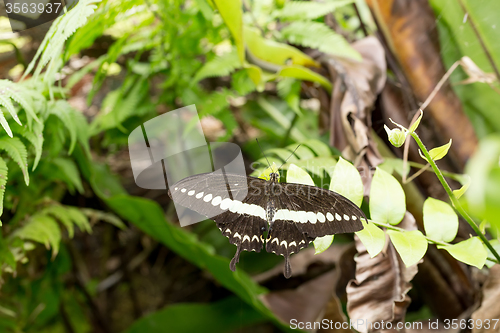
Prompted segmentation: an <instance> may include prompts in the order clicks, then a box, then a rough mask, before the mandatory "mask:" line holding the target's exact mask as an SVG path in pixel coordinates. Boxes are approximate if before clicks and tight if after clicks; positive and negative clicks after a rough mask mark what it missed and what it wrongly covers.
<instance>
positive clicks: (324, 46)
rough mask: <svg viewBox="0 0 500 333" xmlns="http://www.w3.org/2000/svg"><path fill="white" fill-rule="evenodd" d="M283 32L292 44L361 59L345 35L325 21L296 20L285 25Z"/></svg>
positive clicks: (284, 36)
mask: <svg viewBox="0 0 500 333" xmlns="http://www.w3.org/2000/svg"><path fill="white" fill-rule="evenodd" d="M281 34H282V36H283V38H285V39H286V40H287V41H288V42H290V43H292V44H298V45H302V46H306V47H311V48H314V49H318V50H320V51H322V52H325V53H329V54H333V55H337V56H340V57H346V58H352V59H355V60H361V55H360V54H359V53H358V51H356V50H355V49H354V48H353V47H352V46H351V45H350V44H349V43H348V42H347V41H346V40H345V38H344V37H343V36H341V35H339V34H337V33H335V32H334V31H333V30H332V29H330V28H329V27H328V26H327V25H326V24H324V23H320V22H311V21H296V22H293V23H291V24H290V25H288V26H286V27H284V28H283V29H282V30H281Z"/></svg>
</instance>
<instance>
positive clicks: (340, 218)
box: [335, 213, 342, 221]
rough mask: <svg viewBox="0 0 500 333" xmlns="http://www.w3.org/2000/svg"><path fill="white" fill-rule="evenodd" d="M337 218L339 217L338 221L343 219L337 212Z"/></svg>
mask: <svg viewBox="0 0 500 333" xmlns="http://www.w3.org/2000/svg"><path fill="white" fill-rule="evenodd" d="M335 218H336V219H337V221H340V220H342V216H340V215H339V214H338V213H335Z"/></svg>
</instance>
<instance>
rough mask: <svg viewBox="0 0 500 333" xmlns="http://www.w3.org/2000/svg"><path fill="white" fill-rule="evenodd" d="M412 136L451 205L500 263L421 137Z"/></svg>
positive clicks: (499, 259) (499, 257) (495, 252)
mask: <svg viewBox="0 0 500 333" xmlns="http://www.w3.org/2000/svg"><path fill="white" fill-rule="evenodd" d="M410 135H411V136H412V137H413V139H415V142H416V143H417V145H418V146H419V147H420V149H421V150H422V152H423V153H424V155H425V157H426V158H427V160H428V162H429V163H430V165H431V167H432V169H433V170H434V173H435V174H436V176H437V177H438V179H439V182H440V183H441V185H442V186H443V188H444V190H445V191H446V193H447V194H448V196H449V197H450V200H451V203H452V204H453V207H455V209H456V210H457V211H458V213H459V214H460V215H461V216H462V217H463V218H464V219H465V220H466V221H467V223H469V225H470V226H471V228H472V229H473V230H474V232H475V233H476V234H477V235H478V236H479V238H481V240H482V241H483V243H484V245H486V247H487V248H488V249H489V250H490V251H491V253H492V254H493V256H495V258H496V259H497V260H498V261H499V262H500V255H498V253H497V251H496V250H495V249H494V248H493V246H492V245H491V244H490V242H489V240H488V239H487V238H486V236H485V235H484V234H483V233H482V232H481V230H479V228H478V226H477V225H476V223H475V222H474V221H473V220H472V218H471V217H470V216H469V214H467V212H466V211H465V210H464V208H463V207H462V205H461V204H460V202H459V201H458V199H457V197H456V196H455V194H453V191H452V189H451V187H450V185H449V184H448V183H447V182H446V179H445V178H444V176H443V173H442V172H441V170H440V169H439V168H438V166H437V165H436V162H434V160H433V159H432V157H431V155H430V154H429V152H428V151H427V148H425V146H424V144H423V143H422V141H421V140H420V137H419V136H418V135H417V133H415V132H410Z"/></svg>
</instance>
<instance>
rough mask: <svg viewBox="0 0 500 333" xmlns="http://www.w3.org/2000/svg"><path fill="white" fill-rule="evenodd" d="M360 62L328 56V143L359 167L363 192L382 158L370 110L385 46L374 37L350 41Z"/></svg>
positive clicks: (379, 87) (381, 76) (380, 80)
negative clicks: (330, 85) (331, 85)
mask: <svg viewBox="0 0 500 333" xmlns="http://www.w3.org/2000/svg"><path fill="white" fill-rule="evenodd" d="M352 46H353V48H355V49H356V50H357V51H358V52H359V53H360V54H361V56H362V58H363V60H362V61H361V62H358V61H352V60H347V59H333V58H330V59H328V60H327V64H328V67H329V70H330V73H331V75H332V77H335V86H334V89H333V93H332V103H331V106H330V131H331V144H332V145H333V146H335V147H337V148H338V149H340V150H342V155H343V156H344V157H346V158H347V159H350V160H352V161H354V164H355V165H356V166H357V167H358V168H361V170H362V172H361V176H362V179H363V183H364V185H365V195H368V193H369V189H370V186H369V185H370V180H371V174H370V172H369V170H370V169H371V168H372V167H375V166H377V165H378V164H379V163H380V162H381V157H380V154H379V152H378V150H377V148H376V145H375V143H374V141H373V140H372V138H371V134H370V130H371V110H372V109H373V105H374V103H375V100H376V98H377V95H378V94H379V93H380V92H381V91H382V89H383V87H384V85H385V81H386V62H385V52H384V48H383V47H382V45H381V44H380V42H379V41H378V40H377V39H376V38H375V37H366V38H364V39H361V40H359V41H357V42H355V43H353V44H352Z"/></svg>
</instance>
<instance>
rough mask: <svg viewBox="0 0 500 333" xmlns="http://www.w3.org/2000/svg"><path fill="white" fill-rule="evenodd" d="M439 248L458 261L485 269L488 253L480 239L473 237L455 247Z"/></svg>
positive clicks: (440, 246)
mask: <svg viewBox="0 0 500 333" xmlns="http://www.w3.org/2000/svg"><path fill="white" fill-rule="evenodd" d="M437 248H438V249H443V250H446V251H448V253H449V254H451V256H452V257H453V258H455V259H457V260H458V261H461V262H464V263H466V264H467V265H471V266H475V267H477V268H479V269H481V268H483V266H484V264H485V262H486V257H487V256H488V252H487V251H486V249H485V246H484V244H483V243H482V242H481V240H480V239H479V237H471V238H469V239H467V240H464V241H462V242H460V243H457V244H453V245H446V246H445V245H438V246H437Z"/></svg>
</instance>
